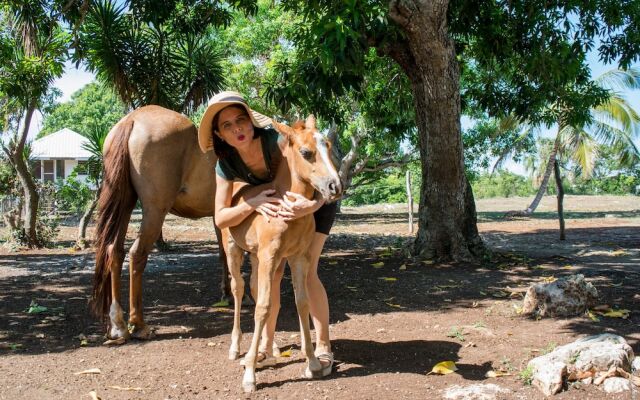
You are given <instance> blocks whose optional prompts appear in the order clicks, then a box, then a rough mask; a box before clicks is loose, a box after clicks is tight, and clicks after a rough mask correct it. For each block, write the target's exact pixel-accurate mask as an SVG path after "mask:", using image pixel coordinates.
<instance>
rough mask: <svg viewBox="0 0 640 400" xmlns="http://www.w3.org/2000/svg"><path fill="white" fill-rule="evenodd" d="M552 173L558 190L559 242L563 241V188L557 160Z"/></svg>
mask: <svg viewBox="0 0 640 400" xmlns="http://www.w3.org/2000/svg"><path fill="white" fill-rule="evenodd" d="M553 172H554V176H555V178H556V187H557V188H558V222H559V223H560V240H564V239H565V236H564V207H563V204H564V188H563V187H562V176H561V175H560V164H559V163H558V160H555V161H554V163H553Z"/></svg>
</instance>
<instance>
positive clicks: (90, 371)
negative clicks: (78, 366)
mask: <svg viewBox="0 0 640 400" xmlns="http://www.w3.org/2000/svg"><path fill="white" fill-rule="evenodd" d="M101 373H102V371H100V368H90V369H85V370H84V371H80V372H76V373H74V375H91V374H101Z"/></svg>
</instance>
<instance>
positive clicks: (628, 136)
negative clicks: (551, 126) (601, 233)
mask: <svg viewBox="0 0 640 400" xmlns="http://www.w3.org/2000/svg"><path fill="white" fill-rule="evenodd" d="M596 83H597V84H598V85H599V86H601V87H602V88H604V89H607V90H609V93H610V95H609V98H608V99H607V101H605V102H604V103H602V104H600V105H598V106H597V107H594V108H593V109H591V115H592V122H591V123H588V124H585V125H582V126H572V125H569V124H566V123H565V122H564V121H562V120H560V121H559V123H558V132H557V134H556V136H555V138H554V141H553V147H552V149H551V152H550V153H549V157H548V161H547V163H546V167H545V170H544V174H543V175H542V181H541V183H540V187H539V189H538V192H537V193H536V196H535V198H534V199H533V201H532V202H531V204H530V205H529V207H527V208H526V209H525V210H524V211H522V212H521V213H522V214H524V215H530V214H531V213H533V212H534V211H535V209H536V208H537V207H538V205H539V204H540V200H541V199H542V196H543V195H544V194H545V193H546V191H547V186H548V184H549V178H550V176H551V173H552V172H553V170H554V167H555V164H556V158H557V156H558V155H559V154H563V155H566V156H567V157H569V158H570V160H571V161H572V162H574V163H575V164H576V165H577V166H578V167H579V168H580V171H581V174H582V176H584V177H586V178H588V177H589V176H591V173H592V172H593V167H594V165H595V160H596V159H597V157H598V146H599V144H605V145H608V146H611V147H612V148H614V149H615V151H616V153H617V154H618V156H619V161H620V166H622V167H624V166H632V165H634V164H636V163H638V161H640V151H639V150H638V147H637V146H636V145H635V143H634V139H636V138H637V137H638V135H640V116H639V115H638V113H637V112H636V111H635V110H634V109H633V107H631V105H630V104H629V103H628V101H627V100H626V98H625V97H624V95H622V94H621V93H620V91H621V90H632V89H640V69H635V68H631V69H628V70H619V69H614V70H610V71H608V72H605V73H604V74H602V75H601V76H600V77H598V78H597V79H596ZM556 183H559V182H556Z"/></svg>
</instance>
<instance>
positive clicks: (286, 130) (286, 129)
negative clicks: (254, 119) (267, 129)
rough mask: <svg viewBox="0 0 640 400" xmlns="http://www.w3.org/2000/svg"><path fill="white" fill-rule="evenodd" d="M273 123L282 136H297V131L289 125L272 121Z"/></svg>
mask: <svg viewBox="0 0 640 400" xmlns="http://www.w3.org/2000/svg"><path fill="white" fill-rule="evenodd" d="M272 122H273V127H274V128H275V130H276V131H278V133H280V134H281V135H282V136H284V137H286V138H289V137H291V136H293V135H294V134H295V131H294V130H293V128H292V127H290V126H289V125H285V124H281V123H279V122H276V121H272Z"/></svg>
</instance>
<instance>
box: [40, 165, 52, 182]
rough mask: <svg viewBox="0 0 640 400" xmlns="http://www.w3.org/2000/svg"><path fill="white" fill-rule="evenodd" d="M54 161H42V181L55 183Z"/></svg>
mask: <svg viewBox="0 0 640 400" xmlns="http://www.w3.org/2000/svg"><path fill="white" fill-rule="evenodd" d="M53 161H54V160H42V172H43V173H42V180H43V181H45V182H53V181H54V178H55V176H54V171H53Z"/></svg>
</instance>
